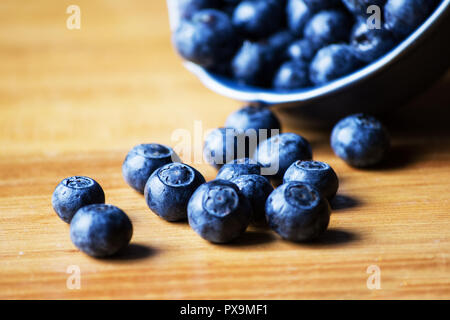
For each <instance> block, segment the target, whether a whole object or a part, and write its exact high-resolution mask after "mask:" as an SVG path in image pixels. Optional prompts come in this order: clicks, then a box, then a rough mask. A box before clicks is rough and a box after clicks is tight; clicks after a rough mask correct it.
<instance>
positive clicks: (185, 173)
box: [145, 162, 205, 221]
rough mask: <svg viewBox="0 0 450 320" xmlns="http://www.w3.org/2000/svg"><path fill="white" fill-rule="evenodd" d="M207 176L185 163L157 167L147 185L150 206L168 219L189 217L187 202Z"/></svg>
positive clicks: (176, 219) (146, 197) (175, 219)
mask: <svg viewBox="0 0 450 320" xmlns="http://www.w3.org/2000/svg"><path fill="white" fill-rule="evenodd" d="M203 183H205V178H204V177H203V176H202V174H201V173H200V172H198V171H197V170H196V169H194V168H192V167H190V166H188V165H186V164H183V163H177V162H175V163H169V164H166V165H165V166H163V167H161V168H159V169H157V170H156V171H155V172H154V173H153V174H152V175H151V176H150V178H149V179H148V182H147V184H146V185H145V200H146V202H147V205H148V207H149V208H150V209H151V210H152V211H153V212H154V213H156V214H157V215H158V216H160V217H161V218H163V219H164V220H167V221H180V220H186V218H187V204H188V202H189V199H190V198H191V196H192V194H193V193H194V191H195V190H197V188H198V187H199V186H200V185H202V184H203Z"/></svg>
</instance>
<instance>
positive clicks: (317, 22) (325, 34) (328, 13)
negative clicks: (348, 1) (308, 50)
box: [305, 9, 352, 49]
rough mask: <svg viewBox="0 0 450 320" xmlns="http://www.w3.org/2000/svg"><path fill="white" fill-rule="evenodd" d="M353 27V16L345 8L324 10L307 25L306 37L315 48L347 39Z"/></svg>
mask: <svg viewBox="0 0 450 320" xmlns="http://www.w3.org/2000/svg"><path fill="white" fill-rule="evenodd" d="M351 27H352V22H351V18H350V17H349V16H348V14H347V13H346V12H345V11H343V10H337V9H332V10H324V11H320V12H318V13H317V14H315V15H314V16H313V17H312V18H311V20H309V22H308V23H307V24H306V26H305V38H307V39H308V40H309V41H311V44H312V45H313V47H314V48H316V49H318V48H322V47H324V46H326V45H329V44H332V43H337V42H341V41H347V40H348V39H349V36H350V31H351Z"/></svg>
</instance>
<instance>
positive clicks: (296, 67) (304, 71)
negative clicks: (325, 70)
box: [273, 60, 310, 91]
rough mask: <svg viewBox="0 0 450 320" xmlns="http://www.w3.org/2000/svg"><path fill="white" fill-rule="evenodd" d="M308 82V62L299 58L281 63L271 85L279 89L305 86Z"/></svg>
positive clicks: (286, 89) (285, 89) (293, 88)
mask: <svg viewBox="0 0 450 320" xmlns="http://www.w3.org/2000/svg"><path fill="white" fill-rule="evenodd" d="M309 84H310V82H309V64H308V63H307V62H304V61H301V60H299V61H288V62H285V63H284V64H282V65H281V67H280V69H279V70H278V72H277V74H276V75H275V78H274V80H273V87H274V88H275V89H276V90H279V91H291V90H295V89H300V88H305V87H307V86H309Z"/></svg>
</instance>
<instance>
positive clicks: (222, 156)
mask: <svg viewBox="0 0 450 320" xmlns="http://www.w3.org/2000/svg"><path fill="white" fill-rule="evenodd" d="M247 153H248V147H247V144H246V143H245V136H244V134H243V132H242V131H240V130H236V129H234V128H218V129H214V130H213V131H211V132H210V133H209V134H208V135H207V136H206V138H205V143H204V145H203V158H204V159H205V161H206V162H207V163H209V164H210V165H212V166H214V167H216V168H221V167H222V166H223V165H224V164H225V163H228V162H230V161H233V160H236V159H238V158H242V157H245V156H246V155H247Z"/></svg>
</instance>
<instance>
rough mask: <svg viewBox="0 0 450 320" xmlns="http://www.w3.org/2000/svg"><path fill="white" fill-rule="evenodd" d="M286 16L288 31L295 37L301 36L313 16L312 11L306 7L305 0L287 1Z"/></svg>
mask: <svg viewBox="0 0 450 320" xmlns="http://www.w3.org/2000/svg"><path fill="white" fill-rule="evenodd" d="M286 14H287V24H288V26H289V29H290V30H291V31H292V33H294V34H295V35H296V36H298V37H300V36H302V35H303V29H304V27H305V24H306V23H307V22H308V20H309V19H310V18H311V16H312V14H313V11H312V10H311V9H310V8H309V7H308V6H307V5H306V3H305V0H288V3H287V6H286Z"/></svg>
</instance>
